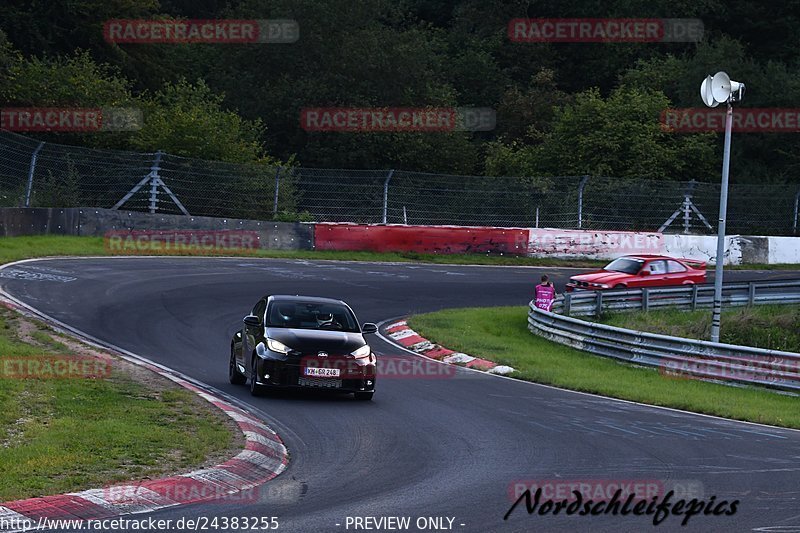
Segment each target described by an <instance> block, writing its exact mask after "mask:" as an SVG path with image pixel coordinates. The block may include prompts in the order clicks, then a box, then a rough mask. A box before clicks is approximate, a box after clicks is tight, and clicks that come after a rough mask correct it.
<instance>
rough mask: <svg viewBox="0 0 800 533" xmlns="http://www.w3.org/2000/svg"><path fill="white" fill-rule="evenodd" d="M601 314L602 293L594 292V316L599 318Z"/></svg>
mask: <svg viewBox="0 0 800 533" xmlns="http://www.w3.org/2000/svg"><path fill="white" fill-rule="evenodd" d="M602 314H603V291H595V299H594V316H596V317H597V318H600V316H601V315H602Z"/></svg>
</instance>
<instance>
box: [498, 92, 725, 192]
mask: <svg viewBox="0 0 800 533" xmlns="http://www.w3.org/2000/svg"><path fill="white" fill-rule="evenodd" d="M668 107H669V100H668V99H667V97H666V96H664V94H663V93H660V92H657V91H642V90H639V89H630V88H626V87H621V88H620V89H617V90H615V91H613V92H612V93H611V95H610V96H609V97H608V98H607V99H604V98H603V97H602V96H601V95H600V91H599V90H597V89H590V90H588V91H585V92H583V93H581V94H578V95H576V96H575V99H574V102H573V103H572V104H569V105H567V106H564V107H562V108H560V109H559V110H558V111H557V113H556V118H555V121H554V125H553V130H552V132H550V133H548V134H546V135H545V136H544V139H543V142H542V143H541V144H539V145H536V146H530V145H524V144H521V143H512V144H510V145H508V144H504V143H495V144H494V145H492V146H491V148H490V149H489V154H488V157H487V161H486V166H487V171H488V172H489V173H493V174H494V173H497V172H498V171H501V170H502V171H505V172H509V171H511V172H514V173H516V174H523V175H547V176H579V175H590V176H615V177H639V178H653V179H667V180H689V179H697V180H704V181H707V180H708V179H709V178H710V177H711V176H712V175H713V174H714V170H715V165H716V159H715V158H714V155H713V144H712V142H711V139H710V137H709V135H707V134H676V133H671V132H666V131H664V130H663V129H662V128H661V125H660V123H659V117H660V115H661V112H662V111H663V110H665V109H667V108H668Z"/></svg>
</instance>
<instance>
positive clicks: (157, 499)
mask: <svg viewBox="0 0 800 533" xmlns="http://www.w3.org/2000/svg"><path fill="white" fill-rule="evenodd" d="M2 304H3V305H4V306H6V307H9V308H12V309H15V310H18V311H21V312H23V313H26V312H27V311H29V310H28V309H26V308H24V307H23V306H20V305H18V304H16V302H11V301H8V300H6V301H4V302H2ZM26 314H29V313H26ZM34 316H35V315H34ZM90 344H93V343H90ZM121 358H123V359H125V360H127V361H129V362H132V363H134V364H137V365H139V366H143V367H145V368H148V369H149V370H152V371H153V372H155V373H157V374H159V375H161V376H164V377H165V378H167V379H169V380H171V381H173V382H175V383H177V384H178V385H180V386H182V387H184V388H186V389H188V390H190V391H192V392H194V393H195V394H197V395H198V396H200V397H202V398H203V399H205V400H206V401H208V402H210V403H212V404H214V405H215V406H216V407H218V408H219V409H222V410H223V411H224V412H225V414H227V415H228V416H229V417H231V418H232V419H233V420H234V421H235V422H236V424H237V425H238V426H239V430H240V431H241V432H242V433H243V434H244V436H245V447H244V450H242V451H241V452H240V453H239V454H238V455H236V456H234V457H232V458H230V459H228V460H227V461H225V462H224V463H222V464H219V465H216V466H213V467H209V468H203V469H200V470H195V471H193V472H189V473H187V474H179V475H174V476H170V477H165V478H161V479H154V480H149V479H148V480H144V481H141V482H129V483H126V484H119V485H111V486H107V487H104V488H99V489H90V490H84V491H80V492H72V493H68V494H59V495H56V496H44V497H39V498H29V499H26V500H17V501H11V502H2V503H0V531H18V530H20V529H21V525H22V524H27V525H28V527H27V529H28V530H30V529H33V527H32V525H35V524H38V523H41V522H40V521H42V520H45V519H47V520H93V519H104V518H112V517H118V516H123V515H129V514H137V513H146V512H152V511H156V510H159V509H164V508H166V507H175V506H179V505H186V504H190V503H198V502H209V501H223V500H226V499H229V500H234V501H240V502H241V501H242V500H243V499H245V498H254V496H253V493H254V492H257V491H255V490H254V489H255V488H256V487H258V486H260V485H262V484H264V483H265V482H267V481H269V480H271V479H273V478H274V477H276V476H277V475H278V474H280V473H281V472H283V471H284V470H285V469H286V466H287V465H288V463H289V454H288V451H287V449H286V446H284V444H283V441H282V440H281V438H280V437H279V436H278V434H277V433H275V431H273V430H272V429H271V428H269V427H268V426H267V425H266V424H264V423H263V422H262V421H261V420H259V419H258V418H256V417H254V416H253V415H251V414H249V413H247V412H245V411H244V410H242V409H240V408H238V407H236V406H234V405H233V404H231V403H229V402H227V401H226V400H224V399H222V398H220V397H218V396H215V395H213V394H211V393H209V392H208V391H206V390H203V389H201V388H200V387H198V386H196V385H194V384H193V383H190V382H189V381H188V380H186V379H184V378H183V377H182V375H180V374H179V373H177V372H174V371H171V370H169V369H167V368H165V367H162V366H160V365H156V364H151V363H148V362H147V361H145V360H143V359H141V358H133V357H129V356H125V355H121ZM237 495H239V496H237ZM242 495H244V496H242ZM12 524H17V525H18V527H14V528H13V529H9V528H8V526H7V525H12ZM4 527H6V529H3V528H4Z"/></svg>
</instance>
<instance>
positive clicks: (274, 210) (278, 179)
mask: <svg viewBox="0 0 800 533" xmlns="http://www.w3.org/2000/svg"><path fill="white" fill-rule="evenodd" d="M280 186H281V167H278V170H277V172H275V200H274V201H273V202H272V218H275V217H276V216H277V215H278V190H279V189H280Z"/></svg>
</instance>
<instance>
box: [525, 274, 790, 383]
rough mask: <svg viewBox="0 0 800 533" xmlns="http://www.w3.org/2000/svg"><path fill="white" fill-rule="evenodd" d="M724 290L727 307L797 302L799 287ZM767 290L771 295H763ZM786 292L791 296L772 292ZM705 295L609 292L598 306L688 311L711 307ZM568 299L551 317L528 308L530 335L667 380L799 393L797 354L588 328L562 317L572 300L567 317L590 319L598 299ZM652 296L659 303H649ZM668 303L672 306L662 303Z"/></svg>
mask: <svg viewBox="0 0 800 533" xmlns="http://www.w3.org/2000/svg"><path fill="white" fill-rule="evenodd" d="M754 285H755V287H754ZM712 289H713V287H712ZM726 289H727V296H726V298H727V299H728V302H729V305H747V303H748V302H751V303H756V304H757V303H778V302H780V303H789V302H798V301H800V281H796V280H789V281H784V282H763V283H762V282H758V283H756V284H730V285H727V286H726ZM760 289H761V290H762V292H761V294H759V290H760ZM770 289H771V292H766V291H767V290H770ZM786 289H791V291H790V292H789V293H784V294H780V293H778V292H776V291H777V290H786ZM703 291H704V289H703V287H697V288H692V287H690V288H680V287H679V288H675V289H649V290H645V291H644V292H643V291H642V290H641V289H637V290H625V291H613V294H612V292H611V291H609V292H606V293H605V294H603V295H602V296H600V297H599V302H600V304H599V305H600V306H601V308H602V309H641V308H645V309H646V308H648V307H654V306H653V305H652V304H653V303H654V302H659V304H658V305H659V306H660V305H661V304H663V305H664V306H666V305H672V306H680V307H685V308H690V307H691V306H692V305H693V303H694V305H695V306H696V307H697V306H701V305H702V306H706V305H710V303H708V302H706V297H705V295H704V294H703V295H701V294H700V293H702V292H703ZM687 292H688V293H689V294H687ZM654 293H655V294H654ZM579 295H580V296H579ZM569 296H571V297H572V298H569V297H568V298H564V297H563V296H562V297H559V299H558V301H557V302H556V304H555V305H554V306H553V312H548V311H543V310H541V309H538V308H537V307H536V306H535V305H534V304H533V302H531V303H530V304H529V311H528V329H530V330H531V332H533V333H535V334H537V335H540V336H542V337H545V338H547V339H549V340H551V341H554V342H557V343H559V344H564V345H567V346H571V347H573V348H577V349H579V350H582V351H586V352H589V353H592V354H595V355H601V356H604V357H612V358H615V359H619V360H623V361H626V362H629V363H634V364H640V365H646V366H650V367H657V368H659V369H660V370H661V372H663V373H664V375H665V376H667V377H693V378H697V379H704V380H713V381H721V382H726V383H735V384H748V385H761V386H765V387H770V388H776V389H783V390H792V391H800V353H793V352H782V351H778V350H763V349H760V348H752V347H749V346H736V345H733V344H723V343H714V342H708V341H701V340H694V339H685V338H681V337H672V336H669V335H659V334H655V333H645V332H642V331H634V330H629V329H624V328H618V327H614V326H609V325H606V324H599V323H596V322H587V321H585V320H581V319H579V318H574V317H571V316H566V315H565V314H561V313H563V312H565V310H566V309H565V308H566V307H567V302H568V301H569V300H572V301H571V302H570V303H571V305H574V307H572V309H570V311H572V312H573V313H575V312H580V313H581V314H584V315H586V314H592V313H593V309H594V307H591V309H590V305H592V306H597V305H598V304H597V302H598V297H597V295H596V294H595V293H590V292H587V293H575V294H571V295H569ZM651 296H659V297H661V299H656V298H653V299H649V298H650V297H651ZM648 299H649V304H648ZM668 301H669V302H671V303H666V302H668Z"/></svg>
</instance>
